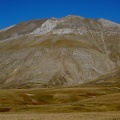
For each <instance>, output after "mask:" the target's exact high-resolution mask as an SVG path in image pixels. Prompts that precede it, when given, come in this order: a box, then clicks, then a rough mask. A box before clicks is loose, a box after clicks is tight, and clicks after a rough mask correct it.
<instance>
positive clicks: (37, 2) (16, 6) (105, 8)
mask: <svg viewBox="0 0 120 120" xmlns="http://www.w3.org/2000/svg"><path fill="white" fill-rule="evenodd" d="M66 15H79V16H83V17H86V18H105V19H109V20H111V21H114V22H117V23H120V0H0V29H2V28H5V27H8V26H11V25H14V24H17V23H19V22H23V21H27V20H31V19H41V18H50V17H56V18H60V17H64V16H66Z"/></svg>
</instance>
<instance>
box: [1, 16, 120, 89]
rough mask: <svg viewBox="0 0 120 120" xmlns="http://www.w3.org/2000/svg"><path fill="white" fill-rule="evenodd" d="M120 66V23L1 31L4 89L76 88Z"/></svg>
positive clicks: (34, 24)
mask: <svg viewBox="0 0 120 120" xmlns="http://www.w3.org/2000/svg"><path fill="white" fill-rule="evenodd" d="M119 66H120V24H117V23H114V22H111V21H109V20H105V19H86V18H83V17H79V16H66V17H64V18H61V19H56V18H51V19H42V20H32V21H28V22H23V23H20V24H17V25H14V26H11V27H9V28H6V29H3V30H1V31H0V88H30V87H49V86H69V85H70V86H71V85H78V84H81V83H84V82H86V81H91V80H94V79H97V78H99V77H100V76H103V75H105V74H109V73H111V71H112V70H113V71H114V72H115V70H116V69H117V68H119Z"/></svg>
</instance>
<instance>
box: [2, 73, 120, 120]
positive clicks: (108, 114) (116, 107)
mask: <svg viewBox="0 0 120 120" xmlns="http://www.w3.org/2000/svg"><path fill="white" fill-rule="evenodd" d="M106 79H107V81H106ZM119 85H120V77H119V74H116V75H113V77H110V78H108V77H107V76H103V77H101V80H95V81H92V82H88V83H86V84H83V85H80V86H74V87H62V88H36V89H9V90H8V89H1V90H0V120H68V119H69V120H120V87H119Z"/></svg>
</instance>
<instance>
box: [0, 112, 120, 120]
mask: <svg viewBox="0 0 120 120" xmlns="http://www.w3.org/2000/svg"><path fill="white" fill-rule="evenodd" d="M0 120H120V112H88V113H87V112H86V113H60V114H21V113H20V114H0Z"/></svg>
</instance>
